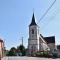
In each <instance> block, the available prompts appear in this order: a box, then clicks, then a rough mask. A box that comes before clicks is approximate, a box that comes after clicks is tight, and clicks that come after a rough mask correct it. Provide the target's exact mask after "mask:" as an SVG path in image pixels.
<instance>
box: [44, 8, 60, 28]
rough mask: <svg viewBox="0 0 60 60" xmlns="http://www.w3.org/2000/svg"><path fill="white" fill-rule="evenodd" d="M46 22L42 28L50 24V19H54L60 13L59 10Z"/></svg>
mask: <svg viewBox="0 0 60 60" xmlns="http://www.w3.org/2000/svg"><path fill="white" fill-rule="evenodd" d="M56 11H57V10H56ZM56 11H55V14H54V15H53V16H52V17H51V18H50V19H49V20H48V21H47V22H46V24H44V25H43V27H45V26H46V25H47V24H48V23H50V22H51V21H52V19H54V17H55V16H56V15H57V14H58V13H59V12H60V8H59V9H58V11H57V12H56Z"/></svg>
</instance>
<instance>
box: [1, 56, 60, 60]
mask: <svg viewBox="0 0 60 60" xmlns="http://www.w3.org/2000/svg"><path fill="white" fill-rule="evenodd" d="M2 60H60V58H55V59H53V58H39V57H27V56H24V57H22V56H20V57H19V56H17V57H3V58H2Z"/></svg>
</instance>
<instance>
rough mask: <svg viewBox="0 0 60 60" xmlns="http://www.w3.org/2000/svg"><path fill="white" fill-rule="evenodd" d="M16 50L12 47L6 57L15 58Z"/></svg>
mask: <svg viewBox="0 0 60 60" xmlns="http://www.w3.org/2000/svg"><path fill="white" fill-rule="evenodd" d="M16 53H17V52H16V48H15V47H12V48H11V49H10V51H9V52H8V54H7V56H16Z"/></svg>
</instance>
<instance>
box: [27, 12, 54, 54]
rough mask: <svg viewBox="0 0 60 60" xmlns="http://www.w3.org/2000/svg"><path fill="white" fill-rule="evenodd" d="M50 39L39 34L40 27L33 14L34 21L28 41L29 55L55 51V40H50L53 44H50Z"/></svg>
mask: <svg viewBox="0 0 60 60" xmlns="http://www.w3.org/2000/svg"><path fill="white" fill-rule="evenodd" d="M48 40H49V39H48V38H46V37H43V36H42V35H41V34H40V33H39V26H38V25H37V23H36V22H35V16H34V13H33V16H32V21H31V23H30V25H29V39H28V52H29V55H32V54H36V53H37V52H38V51H47V50H50V49H51V48H54V49H55V40H54V39H53V40H50V41H51V42H52V41H53V43H48V42H49V41H48ZM50 44H52V45H54V46H53V47H50V46H51V45H50Z"/></svg>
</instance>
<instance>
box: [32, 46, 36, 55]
mask: <svg viewBox="0 0 60 60" xmlns="http://www.w3.org/2000/svg"><path fill="white" fill-rule="evenodd" d="M35 48H36V47H35V46H34V45H33V46H31V55H34V54H35Z"/></svg>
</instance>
